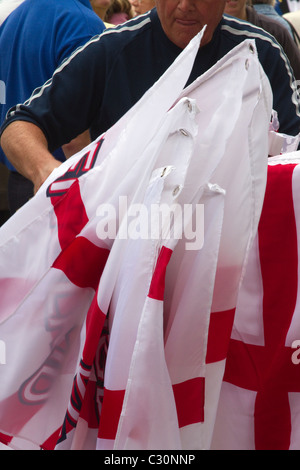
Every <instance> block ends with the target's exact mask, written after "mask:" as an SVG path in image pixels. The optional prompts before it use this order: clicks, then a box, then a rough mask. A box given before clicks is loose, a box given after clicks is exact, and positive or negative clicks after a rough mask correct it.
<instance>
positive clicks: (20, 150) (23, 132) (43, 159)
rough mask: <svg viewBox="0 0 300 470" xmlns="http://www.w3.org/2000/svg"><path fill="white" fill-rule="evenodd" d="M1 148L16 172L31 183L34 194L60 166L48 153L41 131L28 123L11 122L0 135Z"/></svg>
mask: <svg viewBox="0 0 300 470" xmlns="http://www.w3.org/2000/svg"><path fill="white" fill-rule="evenodd" d="M1 146H2V148H3V150H4V152H5V154H6V155H7V156H8V158H9V160H10V161H11V163H12V164H13V165H14V167H15V168H16V170H17V171H18V172H19V173H21V174H22V175H23V176H25V177H26V178H28V179H29V180H30V181H32V182H33V185H34V192H35V193H36V191H37V190H38V189H39V187H40V186H41V185H42V184H43V182H44V181H45V180H46V179H47V177H48V176H49V175H50V173H51V172H52V171H53V170H54V169H55V168H57V167H58V166H59V165H61V162H59V161H58V160H56V159H55V158H54V157H53V155H52V154H51V153H50V152H49V150H48V144H47V140H46V138H45V136H44V134H43V132H42V131H41V129H40V128H39V127H37V126H36V125H34V124H32V123H30V122H26V121H14V122H12V123H11V124H10V125H9V126H8V127H7V128H6V129H5V130H4V132H3V134H2V137H1Z"/></svg>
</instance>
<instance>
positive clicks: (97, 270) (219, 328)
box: [0, 34, 272, 450]
mask: <svg viewBox="0 0 300 470" xmlns="http://www.w3.org/2000/svg"><path fill="white" fill-rule="evenodd" d="M200 40H201V34H200V35H198V36H197V37H195V38H194V39H193V40H192V41H191V43H190V44H189V46H188V47H187V48H186V49H185V50H184V51H183V52H182V54H181V55H180V56H179V58H178V59H177V60H176V61H175V62H174V64H173V65H172V66H171V67H170V69H168V70H167V72H166V73H165V74H164V75H163V76H162V77H161V79H160V80H159V81H158V82H157V83H156V84H154V86H153V87H152V88H151V89H150V90H149V91H148V92H147V93H146V94H145V95H144V97H143V98H142V99H141V100H140V101H139V102H138V103H137V104H136V105H135V106H134V107H133V108H132V109H131V110H130V111H129V112H128V113H127V114H126V115H125V116H124V117H123V118H121V119H120V121H118V122H117V123H116V125H115V126H113V127H112V128H111V129H110V130H109V131H107V133H105V135H102V136H100V137H99V138H98V139H97V140H96V141H95V142H93V143H92V144H91V145H90V146H88V147H87V148H86V149H84V150H83V151H82V152H79V153H78V154H76V155H74V156H73V157H72V158H71V159H69V160H68V161H67V162H65V163H64V164H62V165H61V166H60V167H59V168H58V169H56V170H55V171H54V172H53V173H52V174H51V175H50V177H49V178H48V180H47V181H46V182H45V183H44V185H43V186H42V188H41V189H40V190H39V192H38V193H37V195H36V196H35V197H34V198H33V199H32V200H31V201H29V203H28V204H26V205H25V206H24V207H23V208H21V209H20V210H19V211H18V213H17V214H15V216H13V217H12V218H11V219H10V220H9V221H8V222H7V223H6V224H5V225H4V226H3V227H2V228H1V230H0V266H1V269H0V276H1V277H0V302H1V304H0V340H1V342H2V344H5V348H6V349H5V353H6V357H5V364H2V365H0V433H1V434H0V437H1V439H2V442H4V443H6V444H8V445H9V446H11V447H12V448H16V449H24V448H31V447H35V446H36V447H38V448H40V447H41V448H44V449H103V450H104V449H106V450H107V449H118V450H129V449H135V450H138V449H150V450H151V449H165V450H168V449H173V450H176V449H177V450H181V449H208V448H210V446H211V440H212V433H213V428H214V421H215V415H216V412H217V406H218V401H219V393H220V388H221V383H222V377H223V373H224V366H225V359H226V355H227V347H228V343H229V339H230V333H231V328H232V324H233V319H234V312H235V307H236V302H237V295H238V290H239V286H240V282H241V279H242V274H243V271H244V267H245V263H246V260H247V256H248V253H249V249H250V247H251V245H252V242H253V239H254V237H255V234H256V231H257V226H258V221H259V218H260V213H261V209H262V204H263V198H264V192H265V186H266V174H267V155H268V130H269V120H270V116H271V111H272V96H271V91H270V86H269V83H268V80H267V78H266V76H265V75H264V72H263V71H262V68H261V66H260V64H259V62H258V58H257V53H256V49H255V43H254V42H253V41H245V42H244V43H243V44H241V45H239V46H238V47H237V48H235V49H233V50H232V51H231V52H230V53H229V54H228V55H227V56H225V57H224V58H223V59H222V60H221V61H219V62H218V63H217V64H216V65H215V66H214V67H213V68H212V69H210V70H209V71H208V72H206V73H205V74H204V75H202V76H201V77H199V78H198V79H197V80H196V81H195V82H194V83H193V84H192V85H191V86H189V87H188V88H186V89H184V85H185V83H186V81H187V78H188V76H189V74H190V70H191V68H192V65H193V61H194V58H195V56H196V53H197V50H198V47H199V43H200ZM258 143H259V145H258ZM195 224H196V227H195Z"/></svg>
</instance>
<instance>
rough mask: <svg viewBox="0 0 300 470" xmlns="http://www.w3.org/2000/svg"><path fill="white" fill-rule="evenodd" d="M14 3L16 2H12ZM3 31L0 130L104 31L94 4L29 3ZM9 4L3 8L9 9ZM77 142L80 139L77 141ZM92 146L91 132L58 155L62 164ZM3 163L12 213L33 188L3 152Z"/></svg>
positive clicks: (79, 0) (78, 0)
mask: <svg viewBox="0 0 300 470" xmlns="http://www.w3.org/2000/svg"><path fill="white" fill-rule="evenodd" d="M10 1H11V0H10ZM19 3H20V4H19V5H18V6H17V8H15V9H14V10H13V11H11V12H10V13H9V14H8V16H7V17H6V19H5V21H4V22H3V23H2V25H1V26H0V51H1V54H0V83H1V84H2V95H3V96H2V99H1V100H0V124H2V122H3V121H4V119H5V116H6V113H7V111H8V109H9V108H11V106H14V105H16V104H17V103H23V102H25V100H27V99H29V97H30V95H31V94H32V92H33V91H34V90H36V89H37V88H38V87H40V86H42V85H43V84H44V83H45V82H46V81H47V80H48V79H49V78H51V76H52V74H53V72H54V71H55V69H57V67H58V66H59V65H60V64H61V63H62V62H63V61H64V59H66V58H68V57H69V55H70V54H71V53H72V52H73V51H74V50H75V49H77V48H78V47H79V46H82V45H84V44H85V43H86V42H87V41H88V40H89V39H90V38H91V37H93V36H95V35H97V34H100V33H102V32H103V30H104V29H105V26H104V24H103V22H102V21H101V19H100V18H99V17H98V16H97V15H95V13H94V12H93V10H92V7H91V5H90V2H89V0H25V1H23V2H19ZM4 4H5V2H4V3H0V10H1V6H3V7H4ZM74 138H75V136H74ZM89 141H90V137H89V134H88V132H85V133H84V134H82V135H81V136H78V137H77V138H76V139H75V140H73V141H72V142H70V143H66V144H68V145H66V146H65V147H64V149H63V150H62V149H61V148H59V149H57V150H56V151H55V152H54V155H55V158H56V159H57V160H58V161H60V162H61V161H64V160H65V158H66V157H68V156H70V155H72V154H73V153H76V151H79V150H81V148H83V147H84V146H85V145H87V144H88V143H89ZM0 161H1V162H2V163H3V164H4V165H6V166H7V168H8V169H9V170H10V173H9V178H8V202H9V209H10V213H11V214H13V213H14V212H15V211H16V210H17V209H18V208H19V207H21V206H22V205H23V204H24V203H25V202H27V201H28V199H30V198H31V197H32V196H33V184H32V182H31V181H29V180H28V179H27V178H24V176H22V175H21V174H20V173H19V172H18V171H16V169H15V168H14V166H13V165H12V164H11V163H10V162H9V160H8V159H7V157H6V155H5V153H4V151H3V149H2V148H1V147H0Z"/></svg>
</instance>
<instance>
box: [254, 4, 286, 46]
mask: <svg viewBox="0 0 300 470" xmlns="http://www.w3.org/2000/svg"><path fill="white" fill-rule="evenodd" d="M275 3H276V0H252V5H253V8H254V9H255V11H257V13H259V14H260V15H265V16H268V17H269V18H271V19H273V20H275V21H278V22H279V23H280V24H281V25H282V26H284V27H285V28H287V29H288V31H289V33H290V35H291V36H292V37H294V36H293V31H292V28H291V27H290V25H289V23H288V22H287V21H286V20H285V19H284V18H283V16H281V15H279V13H277V11H276V10H275Z"/></svg>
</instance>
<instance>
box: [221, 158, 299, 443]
mask: <svg viewBox="0 0 300 470" xmlns="http://www.w3.org/2000/svg"><path fill="white" fill-rule="evenodd" d="M299 163H300V152H299V151H298V152H291V153H289V154H285V155H281V156H278V157H274V158H270V159H269V165H268V180H267V189H266V196H265V200H264V205H263V211H262V215H261V220H260V223H259V228H258V233H257V236H256V238H255V242H254V244H253V247H252V249H251V252H250V255H249V262H248V264H247V269H246V274H245V277H244V279H243V283H242V286H241V290H240V293H239V297H238V304H237V309H236V315H235V320H234V326H233V330H232V335H231V340H230V346H229V352H228V357H227V363H226V370H225V375H224V383H223V385H222V393H221V396H220V402H219V408H218V414H217V420H216V424H215V430H214V439H213V448H216V449H231V450H238V449H242V450H255V449H256V450H289V449H290V450H299V442H300V441H299V438H300V421H299V410H300V379H299V346H300V341H299V339H300V309H299V246H300V245H299V240H300V238H299V224H300V204H299V185H300V165H299ZM233 417H234V418H233Z"/></svg>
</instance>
